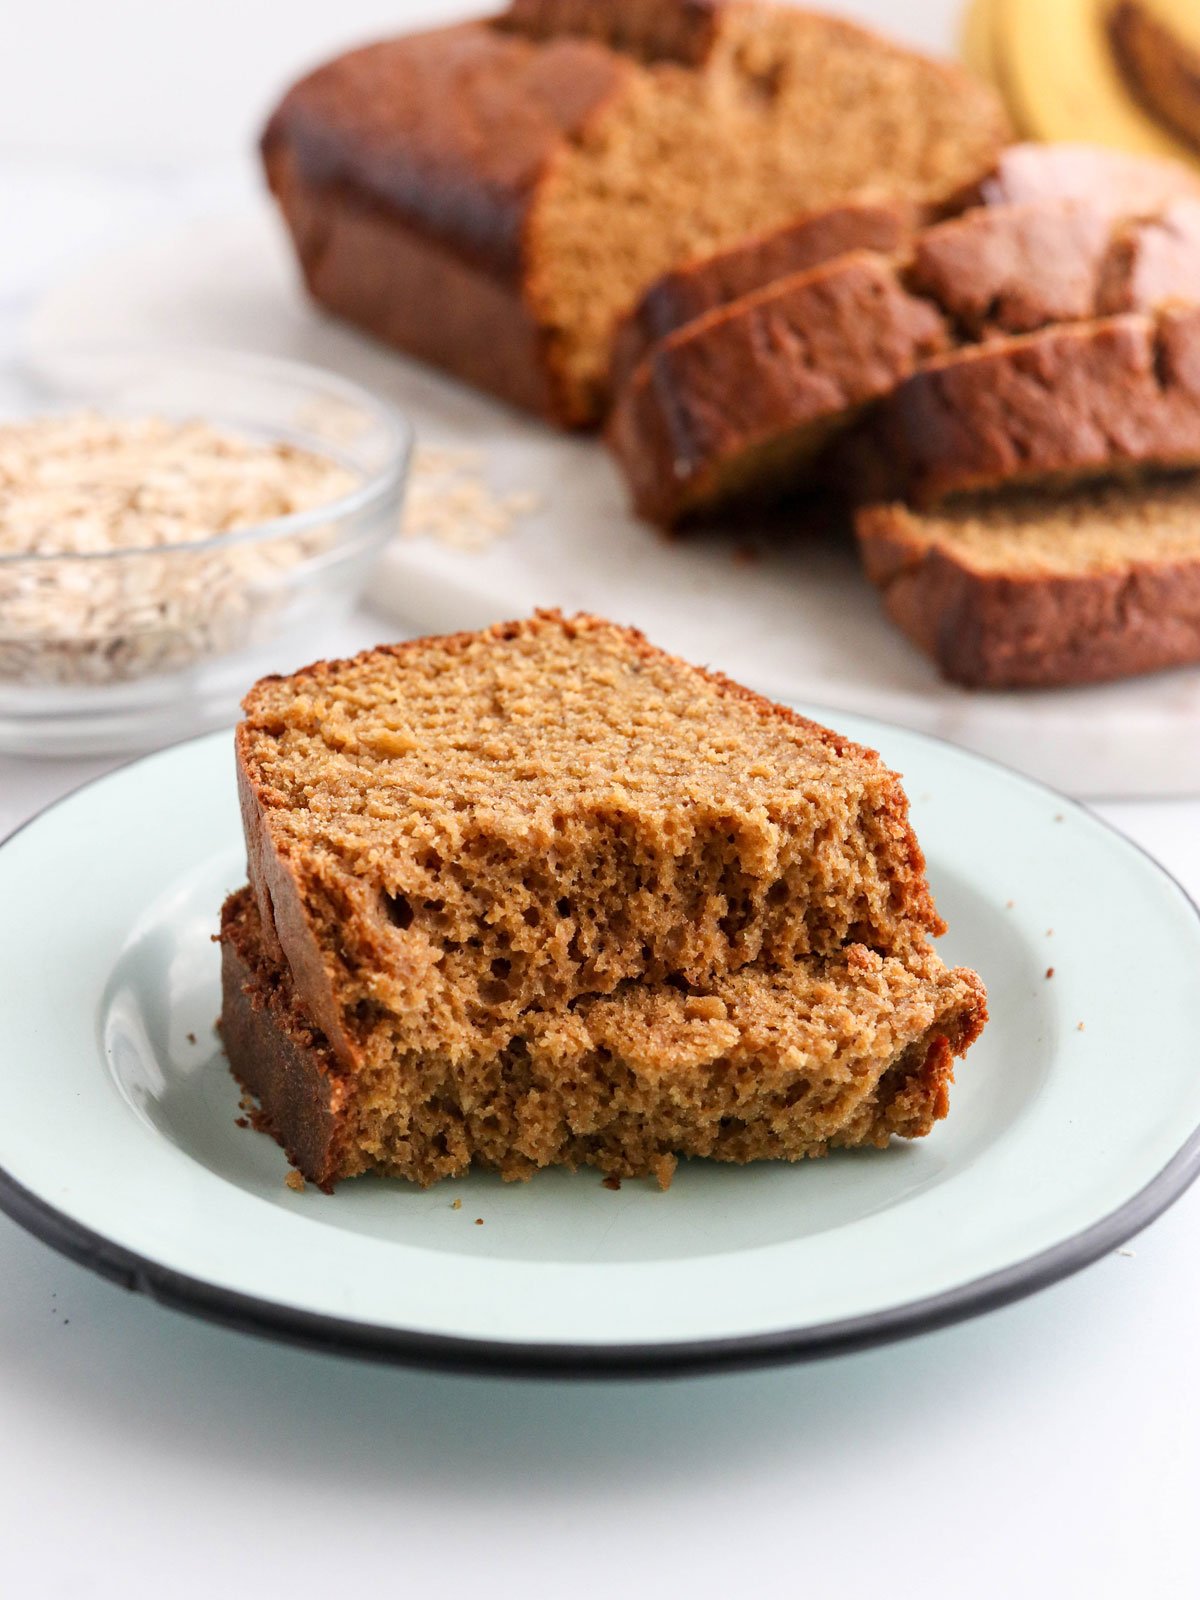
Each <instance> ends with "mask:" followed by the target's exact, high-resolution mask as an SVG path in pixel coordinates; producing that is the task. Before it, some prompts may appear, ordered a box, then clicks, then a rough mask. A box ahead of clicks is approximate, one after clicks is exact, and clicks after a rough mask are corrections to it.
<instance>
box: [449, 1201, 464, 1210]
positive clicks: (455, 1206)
mask: <svg viewBox="0 0 1200 1600" xmlns="http://www.w3.org/2000/svg"><path fill="white" fill-rule="evenodd" d="M450 1209H451V1211H461V1210H462V1201H461V1200H451V1202H450Z"/></svg>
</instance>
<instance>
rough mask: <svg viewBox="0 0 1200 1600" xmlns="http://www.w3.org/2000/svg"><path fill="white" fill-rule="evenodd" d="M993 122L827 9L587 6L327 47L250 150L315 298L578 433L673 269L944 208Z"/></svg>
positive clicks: (1002, 131) (951, 81) (973, 173)
mask: <svg viewBox="0 0 1200 1600" xmlns="http://www.w3.org/2000/svg"><path fill="white" fill-rule="evenodd" d="M1006 136H1007V124H1006V119H1005V117H1004V114H1003V112H1002V110H1001V108H1000V103H999V99H998V97H997V96H996V95H995V94H994V92H993V91H992V90H991V89H990V88H988V87H986V86H984V85H982V84H980V83H977V82H976V81H975V80H974V79H972V78H971V77H970V76H969V75H968V74H966V73H965V72H963V71H960V70H959V69H957V68H955V67H952V66H945V65H942V64H940V63H936V62H932V61H929V60H927V59H926V58H924V57H922V56H919V55H916V54H914V53H913V52H912V51H910V50H906V49H904V48H902V47H901V46H899V45H895V44H891V43H889V42H888V41H886V40H884V39H881V38H879V37H877V36H876V35H874V34H872V33H868V32H866V31H864V30H863V29H861V28H858V27H856V26H854V25H853V24H851V23H848V22H843V21H841V20H839V19H837V18H833V17H828V16H822V15H819V14H816V13H810V12H806V11H800V10H796V9H794V8H793V7H791V6H787V5H770V4H756V3H729V4H723V3H720V0H703V3H696V0H660V3H659V4H656V5H653V6H649V5H646V4H645V3H644V0H607V3H599V0H592V3H583V0H581V3H577V4H576V3H555V4H550V3H540V4H517V5H515V6H513V7H512V8H511V9H510V10H509V11H508V12H506V13H505V14H503V15H502V16H500V17H497V18H493V19H489V20H487V21H483V22H477V23H468V24H463V25H459V26H456V27H451V28H441V29H437V30H435V31H433V32H430V33H423V34H416V35H411V36H409V37H406V38H401V39H394V40H389V41H386V42H384V43H381V44H375V45H370V46H368V47H367V48H365V49H362V50H356V51H353V52H351V53H350V54H349V55H345V56H342V57H340V58H339V59H338V60H336V61H333V62H331V63H329V64H328V65H326V66H324V67H322V68H320V69H319V70H318V71H317V72H315V73H313V74H311V75H310V76H309V77H307V78H305V79H304V80H303V81H302V82H300V83H299V84H297V85H296V86H295V87H294V88H293V89H292V90H291V91H290V92H289V93H288V95H287V96H286V97H285V98H284V100H283V102H282V104H281V105H280V106H279V108H278V109H277V111H276V112H275V114H274V116H273V117H272V118H271V121H270V123H269V125H268V127H267V130H266V133H265V135H264V138H263V159H264V162H265V166H266V171H267V176H268V180H269V182H270V185H271V188H272V190H273V191H274V193H275V195H276V198H277V199H278V201H279V204H280V206H281V208H282V211H283V214H284V218H285V220H286V222H287V225H288V227H289V229H290V230H291V233H292V236H293V240H294V243H295V246H296V250H297V254H298V256H299V258H300V263H301V266H302V269H303V271H304V275H305V279H306V282H307V284H308V287H309V290H310V291H311V293H312V294H313V295H314V296H315V298H316V299H318V300H320V301H321V302H322V303H324V304H325V305H327V306H328V307H330V309H332V310H333V311H335V312H337V313H338V314H340V315H342V316H345V317H348V318H349V319H351V320H352V321H355V322H357V323H359V324H361V325H362V326H364V327H366V328H368V329H369V330H370V331H372V332H374V333H377V334H379V335H380V336H382V337H384V338H386V339H388V340H390V341H392V342H393V343H396V344H398V345H400V346H402V347H403V348H405V349H407V350H411V351H413V352H414V353H415V354H417V355H419V356H421V357H423V358H424V359H426V360H431V361H435V362H438V363H439V364H441V365H442V366H445V367H448V368H449V369H450V370H451V371H452V372H455V373H457V374H458V375H460V376H462V377H465V378H467V379H469V380H470V381H471V382H473V383H477V384H480V385H482V386H484V387H486V388H489V389H491V390H492V391H494V392H495V393H498V394H500V395H502V396H504V397H505V398H508V399H510V400H513V401H515V402H517V403H519V404H521V405H524V406H529V407H532V408H534V409H536V410H539V411H541V412H543V413H544V414H546V415H548V416H551V417H553V418H554V419H556V420H558V421H561V422H564V423H567V424H572V425H576V424H583V423H587V422H589V421H593V420H595V419H596V418H597V416H598V414H599V413H600V412H601V410H602V409H603V407H604V405H605V403H606V391H607V379H608V372H609V365H610V360H611V355H612V339H613V334H614V331H615V328H616V326H617V323H618V321H619V320H620V318H621V317H622V316H624V314H625V313H626V312H628V311H629V310H630V308H631V307H632V306H633V304H634V303H635V302H636V300H637V299H638V297H639V295H640V294H641V293H642V292H643V290H645V289H646V288H647V286H648V285H649V284H650V283H652V282H653V281H654V280H655V279H656V278H658V277H660V276H661V275H662V274H663V273H664V272H666V271H667V270H669V269H670V268H672V267H674V266H676V265H677V264H679V263H681V262H684V261H687V260H690V259H691V258H693V257H694V256H696V255H698V254H703V253H707V252H710V251H714V250H719V249H722V248H723V247H725V246H726V245H729V244H732V243H734V242H736V241H737V240H739V239H742V238H743V237H744V236H746V235H747V234H749V233H752V232H755V231H759V230H762V229H765V228H771V227H773V226H777V225H779V224H782V223H785V222H789V221H791V220H792V219H794V218H795V217H796V216H797V215H799V214H801V213H804V212H807V211H815V210H818V209H821V208H823V207H826V206H828V205H831V204H835V203H838V202H841V201H844V200H846V199H848V198H852V197H854V196H856V195H857V194H858V193H859V191H861V190H863V189H864V187H869V188H870V189H871V191H872V192H873V193H876V194H879V193H884V194H887V195H889V196H896V197H898V198H900V199H902V200H905V201H911V202H913V203H914V204H917V205H925V204H929V203H935V202H937V201H940V200H941V199H942V198H944V197H945V196H947V195H949V194H951V193H953V192H955V191H957V190H959V189H961V188H962V187H964V186H965V185H968V184H970V183H972V182H975V181H977V180H978V179H979V178H980V176H981V175H982V174H983V173H985V172H986V171H987V170H989V168H990V167H991V166H992V164H993V162H994V160H995V157H996V154H997V152H998V150H999V149H1000V148H1001V146H1002V145H1003V144H1004V141H1005V138H1006Z"/></svg>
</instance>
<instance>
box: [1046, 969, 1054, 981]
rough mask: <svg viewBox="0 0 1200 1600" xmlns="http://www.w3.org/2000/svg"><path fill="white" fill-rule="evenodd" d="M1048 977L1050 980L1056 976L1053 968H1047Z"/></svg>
mask: <svg viewBox="0 0 1200 1600" xmlns="http://www.w3.org/2000/svg"><path fill="white" fill-rule="evenodd" d="M1046 976H1047V977H1048V978H1052V977H1053V976H1054V968H1053V967H1047V968H1046Z"/></svg>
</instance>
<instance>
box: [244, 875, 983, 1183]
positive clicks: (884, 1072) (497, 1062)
mask: <svg viewBox="0 0 1200 1600" xmlns="http://www.w3.org/2000/svg"><path fill="white" fill-rule="evenodd" d="M221 940H222V958H223V980H224V982H223V987H224V1001H223V1010H222V1017H221V1033H222V1037H223V1039H224V1042H225V1047H226V1050H227V1052H228V1055H229V1060H230V1063H231V1065H232V1067H233V1070H234V1072H235V1074H236V1075H237V1077H238V1078H239V1079H240V1080H241V1082H242V1084H243V1086H244V1087H245V1088H247V1089H248V1090H250V1091H251V1093H252V1094H254V1095H255V1096H256V1097H257V1099H258V1102H259V1106H260V1112H259V1119H258V1120H259V1122H260V1125H263V1126H265V1127H267V1128H269V1129H270V1131H272V1132H273V1133H274V1134H275V1136H276V1137H277V1138H278V1139H279V1141H280V1143H281V1144H283V1146H284V1147H285V1149H286V1150H287V1152H288V1154H289V1156H290V1158H291V1160H292V1161H293V1162H294V1163H295V1164H296V1166H298V1167H299V1168H300V1170H301V1171H302V1172H303V1173H304V1175H305V1176H306V1177H307V1178H310V1179H312V1180H313V1181H314V1182H316V1183H319V1184H321V1185H323V1186H325V1187H328V1186H330V1185H332V1184H333V1183H334V1182H335V1181H337V1180H338V1179H341V1178H348V1177H353V1176H355V1175H357V1174H358V1173H361V1172H364V1171H370V1170H374V1171H378V1172H382V1173H384V1174H387V1175H390V1176H395V1177H402V1178H408V1179H411V1180H413V1181H415V1182H417V1183H420V1184H430V1183H434V1182H436V1181H437V1180H438V1179H439V1178H445V1177H450V1176H454V1175H457V1174H461V1173H464V1172H465V1171H466V1170H467V1168H468V1167H469V1166H470V1165H471V1164H472V1163H474V1164H476V1165H479V1166H483V1167H490V1168H493V1169H495V1170H496V1171H498V1172H500V1173H501V1174H502V1175H503V1176H504V1177H505V1178H510V1179H511V1178H527V1177H529V1176H530V1175H531V1174H532V1173H533V1172H534V1171H536V1170H537V1169H538V1168H539V1167H545V1166H549V1165H552V1164H553V1165H566V1166H570V1167H578V1166H582V1165H587V1166H592V1167H598V1168H599V1169H600V1170H601V1171H603V1172H606V1173H611V1174H614V1175H616V1176H619V1177H637V1176H642V1175H645V1174H654V1175H655V1176H657V1177H658V1179H659V1182H660V1183H661V1184H663V1185H664V1187H665V1185H666V1184H667V1183H668V1182H669V1180H670V1176H671V1173H672V1171H673V1169H674V1166H675V1163H676V1159H677V1158H678V1157H679V1156H708V1157H711V1158H713V1159H715V1160H718V1161H735V1162H745V1161H756V1160H765V1159H776V1160H779V1159H782V1160H789V1161H795V1160H798V1159H800V1158H801V1157H804V1156H819V1155H824V1154H825V1152H826V1151H827V1150H829V1149H832V1148H836V1147H840V1146H854V1145H885V1144H886V1143H887V1142H888V1140H889V1138H890V1137H891V1136H892V1135H894V1134H895V1135H900V1136H903V1137H906V1138H914V1137H918V1136H920V1135H922V1134H926V1133H928V1132H929V1130H930V1129H931V1128H932V1126H933V1124H934V1122H935V1121H936V1120H937V1119H938V1118H939V1117H943V1116H945V1114H946V1110H947V1104H948V1089H949V1085H950V1081H951V1078H952V1062H953V1057H954V1056H955V1055H961V1054H963V1053H964V1052H965V1051H966V1050H967V1048H968V1046H969V1045H970V1044H971V1042H972V1041H973V1040H974V1038H975V1037H976V1035H977V1034H978V1033H979V1031H980V1029H981V1027H982V1026H983V1022H984V1019H985V1017H986V1003H985V997H984V992H983V986H982V984H981V983H980V981H979V979H978V978H977V977H976V975H975V974H974V973H973V972H969V971H966V970H957V971H949V970H947V968H945V967H944V966H943V965H942V963H941V962H940V961H939V960H938V959H937V957H936V956H935V955H933V954H932V953H931V952H929V951H928V950H926V949H923V948H920V947H914V949H913V950H912V951H911V952H910V953H909V954H908V956H907V958H906V959H904V960H901V959H899V958H898V957H895V956H882V955H879V954H877V953H876V952H874V951H871V950H868V949H866V948H865V947H864V946H862V945H851V946H850V947H849V948H848V949H845V950H842V951H839V952H838V953H837V954H836V955H830V956H825V957H807V958H804V959H801V960H799V961H796V962H793V963H790V964H789V965H788V966H787V967H786V968H783V969H779V970H774V971H770V970H763V969H760V968H758V967H755V966H751V967H744V968H743V969H742V970H741V971H739V972H736V973H731V974H724V975H722V976H720V977H717V978H714V979H713V980H712V981H711V982H710V983H708V984H705V985H703V986H702V987H700V988H698V989H690V988H688V987H687V986H686V985H684V986H680V987H676V986H674V985H672V984H667V983H660V984H629V983H626V984H623V985H621V986H620V987H619V988H618V989H616V990H615V991H614V992H613V993H612V994H609V995H602V996H590V997H587V998H585V999H582V1000H580V1001H579V1003H578V1004H576V1005H574V1006H572V1007H571V1008H569V1009H560V1010H556V1011H549V1012H547V1011H532V1012H526V1013H525V1014H524V1015H523V1016H521V1017H520V1018H519V1019H517V1020H516V1021H515V1022H514V1023H513V1024H511V1025H510V1027H509V1029H508V1031H507V1033H506V1035H505V1036H504V1037H503V1038H502V1039H500V1038H497V1037H495V1036H493V1035H492V1034H490V1033H476V1034H469V1035H464V1036H462V1037H460V1038H457V1039H456V1040H455V1041H454V1047H453V1048H451V1047H450V1044H449V1042H448V1043H447V1044H446V1045H445V1046H443V1047H440V1048H439V1047H438V1046H437V1045H434V1044H430V1045H428V1046H427V1047H425V1048H424V1049H415V1048H414V1047H413V1046H411V1045H409V1044H405V1043H404V1042H403V1041H402V1040H401V1039H400V1038H398V1037H397V1034H396V1032H395V1030H394V1028H393V1027H392V1026H391V1025H390V1023H389V1019H388V1017H387V1016H386V1014H385V1013H382V1012H379V1013H376V1014H375V1016H374V1017H373V1020H372V1024H371V1026H370V1028H369V1029H368V1030H367V1032H366V1033H365V1034H364V1036H363V1038H362V1050H361V1061H360V1062H359V1064H358V1066H357V1067H356V1068H355V1069H354V1070H347V1068H346V1066H345V1064H344V1062H343V1060H342V1059H341V1058H340V1057H339V1055H338V1054H337V1053H336V1052H335V1051H334V1050H332V1049H331V1048H330V1046H329V1043H328V1041H327V1040H326V1039H325V1038H324V1037H323V1036H322V1035H321V1033H320V1032H319V1031H318V1030H317V1029H316V1027H315V1026H314V1024H313V1023H312V1022H311V1020H310V1019H309V1016H308V1014H307V1012H306V1010H305V1007H304V1004H303V1002H302V1001H301V999H300V997H299V995H298V994H297V990H296V985H295V983H294V981H293V980H292V977H291V975H290V974H289V972H288V970H287V968H286V967H285V966H282V965H281V964H280V963H279V962H278V961H277V960H276V959H275V958H274V957H272V955H271V954H270V953H269V951H268V949H267V947H266V943H267V942H266V941H265V940H264V938H263V934H262V928H261V924H260V922H259V918H258V911H257V908H256V906H255V903H254V898H253V896H252V895H251V894H250V892H249V891H248V890H243V891H241V892H240V893H239V894H236V895H234V896H232V897H231V898H230V900H229V901H228V902H227V903H226V905H225V908H224V911H223V913H222V928H221Z"/></svg>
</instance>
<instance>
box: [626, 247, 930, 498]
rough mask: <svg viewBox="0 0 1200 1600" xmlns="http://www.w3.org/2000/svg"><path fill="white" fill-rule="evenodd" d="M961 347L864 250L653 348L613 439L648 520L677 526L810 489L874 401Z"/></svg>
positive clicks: (886, 264)
mask: <svg viewBox="0 0 1200 1600" xmlns="http://www.w3.org/2000/svg"><path fill="white" fill-rule="evenodd" d="M951 343H952V334H951V330H950V327H949V325H948V323H947V320H946V318H945V317H944V316H943V315H942V313H941V311H940V310H939V309H938V308H937V307H936V306H935V305H934V304H933V303H932V302H931V301H929V300H925V299H922V298H920V297H918V296H916V295H912V294H909V293H908V291H907V290H906V289H905V288H904V287H903V285H902V284H901V282H900V278H899V276H898V274H897V273H896V270H895V268H894V267H893V265H892V263H891V262H890V261H888V260H887V259H885V258H884V257H882V256H877V255H872V254H871V253H870V252H868V251H854V252H852V253H851V254H850V255H846V256H842V257H840V258H839V259H838V260H837V261H834V262H831V263H829V264H828V265H827V266H823V267H817V268H815V269H814V270H813V271H811V272H805V273H800V274H798V275H796V276H794V277H791V278H784V279H782V280H781V281H780V282H779V283H775V284H771V285H769V286H768V287H767V288H765V289H761V290H759V291H758V292H757V293H756V294H753V295H747V296H744V297H743V298H742V299H741V300H737V301H734V303H733V304H732V305H729V306H724V307H722V308H720V309H719V310H717V311H713V312H710V313H709V314H708V315H707V316H704V317H701V318H699V320H698V321H696V322H692V323H689V324H688V326H687V327H685V328H682V329H681V330H680V331H679V332H678V333H676V334H673V335H672V336H671V337H670V338H668V339H664V340H663V341H662V342H661V343H660V344H657V345H655V346H654V348H653V349H652V350H651V351H650V353H649V354H648V355H647V356H646V358H645V360H644V361H643V362H642V363H641V365H640V366H639V367H638V369H637V371H636V373H635V374H634V376H633V378H632V379H631V381H630V382H629V383H628V384H627V385H626V387H625V388H624V389H623V390H622V391H621V393H620V394H619V395H618V397H617V401H616V404H615V405H614V407H613V410H612V415H611V417H610V419H609V428H608V442H609V444H610V446H611V448H612V450H613V452H614V454H615V455H616V457H617V460H618V463H619V464H620V467H621V470H622V472H623V473H624V475H625V478H626V479H627V481H628V483H629V487H630V492H631V494H632V497H633V503H634V507H635V508H636V510H637V511H638V513H639V514H640V515H641V516H643V517H646V518H648V519H649V520H650V521H652V522H657V523H660V524H662V525H663V526H665V527H670V526H672V525H674V524H675V523H678V522H680V521H683V520H685V519H687V518H689V517H695V516H698V515H702V514H703V515H707V514H709V513H711V512H713V511H716V510H719V509H720V508H721V507H723V506H725V505H727V504H729V503H731V502H734V501H738V500H744V499H749V498H754V499H767V498H770V497H771V496H772V495H773V494H778V493H782V492H783V491H784V490H785V489H787V488H789V487H791V486H793V485H794V484H795V483H796V482H797V481H802V479H803V477H804V475H805V473H806V472H807V471H808V470H809V469H810V468H811V467H812V466H813V464H814V463H815V462H816V461H817V460H818V459H819V458H820V455H821V453H822V451H823V450H824V449H825V447H826V446H827V445H828V444H829V442H830V440H831V439H833V438H835V437H836V436H837V434H838V433H839V432H841V431H843V430H844V429H846V428H848V427H849V426H850V425H851V424H852V423H853V422H854V420H855V419H856V417H857V416H858V415H859V414H860V413H861V411H862V409H863V408H864V407H865V406H867V405H868V404H869V403H870V402H871V401H873V400H878V399H879V398H881V397H882V396H883V395H885V394H887V393H889V392H890V391H891V390H892V389H893V388H895V386H896V384H897V383H898V382H899V381H900V380H901V379H902V378H904V377H907V376H908V374H909V373H911V372H912V371H913V370H914V369H915V368H916V367H917V366H918V365H919V363H920V362H921V361H922V360H924V359H926V358H927V357H930V356H933V355H936V354H937V353H938V352H939V351H943V350H946V349H948V348H949V347H950V345H951Z"/></svg>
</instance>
